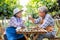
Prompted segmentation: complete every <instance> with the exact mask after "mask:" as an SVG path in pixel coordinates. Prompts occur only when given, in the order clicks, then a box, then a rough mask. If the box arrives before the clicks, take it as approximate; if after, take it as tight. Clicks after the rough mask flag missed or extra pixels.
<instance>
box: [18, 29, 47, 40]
mask: <svg viewBox="0 0 60 40" xmlns="http://www.w3.org/2000/svg"><path fill="white" fill-rule="evenodd" d="M17 33H18V34H24V36H25V38H26V40H28V38H29V39H30V40H31V38H30V35H31V34H33V35H34V34H35V35H36V37H37V36H38V35H39V34H44V33H47V31H46V30H45V29H39V30H37V29H33V30H32V29H31V30H24V29H23V30H20V31H18V32H17ZM27 34H28V35H27ZM33 40H35V37H34V36H33Z"/></svg>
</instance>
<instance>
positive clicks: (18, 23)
mask: <svg viewBox="0 0 60 40" xmlns="http://www.w3.org/2000/svg"><path fill="white" fill-rule="evenodd" d="M9 26H14V27H24V21H23V20H22V18H16V17H12V18H11V19H10V21H9Z"/></svg>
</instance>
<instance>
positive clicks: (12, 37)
mask: <svg viewBox="0 0 60 40" xmlns="http://www.w3.org/2000/svg"><path fill="white" fill-rule="evenodd" d="M22 12H23V10H20V9H18V8H16V9H14V10H13V14H14V15H13V17H11V19H10V21H9V27H7V28H6V35H7V38H8V40H26V38H25V37H24V35H23V34H17V33H16V31H17V30H16V29H17V28H25V25H24V21H23V20H22ZM38 15H39V18H37V19H34V18H32V17H29V19H30V20H31V21H32V22H33V23H35V24H39V26H38V27H39V28H43V29H46V28H48V26H50V27H49V29H50V30H48V32H47V33H45V34H40V35H39V36H38V37H37V39H36V40H43V38H45V37H46V38H50V37H55V34H56V31H55V29H54V20H53V18H52V17H51V15H49V14H48V9H47V7H46V6H41V7H39V8H38ZM40 22H42V23H40ZM49 31H50V32H49Z"/></svg>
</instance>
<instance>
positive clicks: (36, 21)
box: [34, 17, 42, 24]
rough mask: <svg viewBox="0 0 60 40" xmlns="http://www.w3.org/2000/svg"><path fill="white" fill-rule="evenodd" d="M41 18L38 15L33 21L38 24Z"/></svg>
mask: <svg viewBox="0 0 60 40" xmlns="http://www.w3.org/2000/svg"><path fill="white" fill-rule="evenodd" d="M41 19H42V18H40V17H39V18H38V19H35V21H34V23H35V24H38V23H39V22H40V20H41Z"/></svg>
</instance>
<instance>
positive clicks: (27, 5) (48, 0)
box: [0, 0, 60, 29]
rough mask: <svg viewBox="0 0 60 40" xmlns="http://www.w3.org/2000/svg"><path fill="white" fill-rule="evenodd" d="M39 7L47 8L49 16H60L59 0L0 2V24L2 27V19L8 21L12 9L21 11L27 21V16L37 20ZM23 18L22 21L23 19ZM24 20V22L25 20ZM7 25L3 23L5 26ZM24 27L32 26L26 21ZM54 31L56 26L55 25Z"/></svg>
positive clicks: (8, 0)
mask: <svg viewBox="0 0 60 40" xmlns="http://www.w3.org/2000/svg"><path fill="white" fill-rule="evenodd" d="M40 6H47V8H48V10H49V12H48V13H49V14H51V15H52V17H53V16H54V15H56V14H58V15H60V0H0V22H2V23H3V25H4V22H3V20H4V18H5V17H6V19H7V20H9V19H10V18H11V17H12V16H13V9H14V8H20V9H23V10H24V12H23V17H24V18H26V19H27V16H29V15H32V17H33V18H38V8H39V7H40ZM24 18H23V19H24ZM26 19H25V20H26ZM7 24H8V22H7V23H5V26H6V25H7ZM25 25H26V26H29V25H33V24H32V23H30V22H29V20H26V24H25ZM55 27H56V29H58V28H57V25H55Z"/></svg>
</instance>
